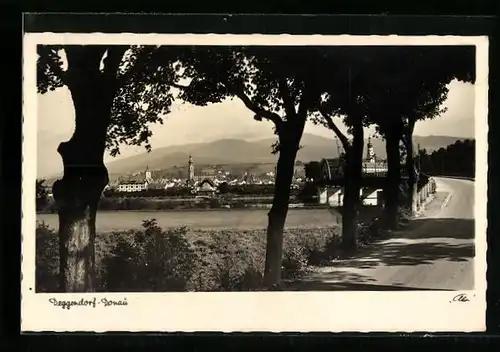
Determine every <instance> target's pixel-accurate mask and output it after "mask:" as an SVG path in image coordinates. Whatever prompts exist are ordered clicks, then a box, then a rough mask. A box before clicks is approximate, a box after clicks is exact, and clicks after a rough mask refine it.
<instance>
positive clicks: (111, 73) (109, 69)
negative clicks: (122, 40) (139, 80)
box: [103, 45, 129, 92]
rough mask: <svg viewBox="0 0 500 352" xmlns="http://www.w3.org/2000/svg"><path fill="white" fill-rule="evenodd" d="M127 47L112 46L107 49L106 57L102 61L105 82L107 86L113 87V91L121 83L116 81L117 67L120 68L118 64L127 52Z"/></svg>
mask: <svg viewBox="0 0 500 352" xmlns="http://www.w3.org/2000/svg"><path fill="white" fill-rule="evenodd" d="M128 48H129V47H128V46H124V45H113V46H110V47H109V48H108V55H107V56H106V58H105V59H104V60H103V61H104V76H105V77H106V81H107V82H108V84H111V85H112V86H113V90H114V91H115V92H116V90H117V89H118V88H119V85H120V84H121V83H122V82H121V81H119V80H117V79H116V77H117V73H118V67H119V66H120V62H121V61H122V59H123V55H125V52H126V51H127V50H128Z"/></svg>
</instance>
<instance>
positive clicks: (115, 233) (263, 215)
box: [36, 208, 377, 292]
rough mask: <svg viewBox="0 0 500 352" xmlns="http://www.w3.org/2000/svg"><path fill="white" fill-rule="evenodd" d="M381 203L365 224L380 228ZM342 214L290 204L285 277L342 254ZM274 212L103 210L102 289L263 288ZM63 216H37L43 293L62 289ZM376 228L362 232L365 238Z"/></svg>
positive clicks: (366, 214)
mask: <svg viewBox="0 0 500 352" xmlns="http://www.w3.org/2000/svg"><path fill="white" fill-rule="evenodd" d="M376 214H377V210H376V208H365V211H364V212H363V213H362V218H363V220H362V222H361V223H360V226H361V227H362V228H365V229H370V228H373V226H372V224H373V223H374V222H373V219H374V218H376ZM340 222H341V216H340V214H339V212H338V211H337V210H335V209H316V210H314V209H290V210H289V214H288V217H287V223H286V228H285V233H284V244H283V259H282V277H283V282H284V283H286V281H287V280H292V279H296V278H299V277H301V276H303V275H306V274H307V273H308V272H309V271H310V270H311V268H312V267H314V266H320V265H322V264H323V263H327V262H328V261H329V260H331V259H332V258H335V257H336V256H337V255H338V254H339V253H340V252H339V251H340V242H341V237H340V234H341V225H340ZM266 225H267V210H260V209H259V210H215V209H214V210H208V211H207V210H205V211H168V212H161V211H151V212H144V211H123V212H117V211H109V212H99V213H98V217H97V232H98V233H97V237H96V244H95V245H96V280H95V282H96V291H98V292H172V291H251V290H260V289H261V287H262V277H263V272H264V263H265V252H266ZM57 227H58V218H57V215H56V214H38V215H37V231H36V236H37V239H36V292H57V290H58V285H57V278H58V270H59V243H58V236H57V232H56V229H57ZM376 235H377V234H376V233H375V232H373V231H371V230H370V231H361V232H360V238H359V242H360V244H363V243H369V242H370V241H371V240H372V237H373V236H376Z"/></svg>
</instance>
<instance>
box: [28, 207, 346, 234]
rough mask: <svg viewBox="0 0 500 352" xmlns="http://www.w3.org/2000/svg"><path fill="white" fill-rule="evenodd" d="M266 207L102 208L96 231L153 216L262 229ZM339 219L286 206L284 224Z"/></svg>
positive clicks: (164, 221) (169, 223)
mask: <svg viewBox="0 0 500 352" xmlns="http://www.w3.org/2000/svg"><path fill="white" fill-rule="evenodd" d="M267 212H268V210H267V209H252V210H249V209H242V210H239V209H238V210H236V209H231V210H218V209H217V210H199V211H197V210H189V211H102V212H98V213H97V221H96V222H97V224H96V226H97V231H99V232H108V231H119V230H127V229H135V228H139V227H141V224H142V220H144V219H152V218H155V219H156V220H157V222H158V225H159V226H160V227H163V228H167V227H181V226H187V227H189V228H205V229H228V228H233V229H264V228H265V227H266V226H267ZM37 221H43V222H45V224H47V225H49V226H50V227H52V228H54V229H57V227H58V217H57V214H37ZM338 221H340V216H339V215H338V213H337V212H336V211H335V210H329V209H289V210H288V216H287V219H286V224H285V226H286V227H291V228H295V227H320V226H331V225H333V224H336V223H337V222H338Z"/></svg>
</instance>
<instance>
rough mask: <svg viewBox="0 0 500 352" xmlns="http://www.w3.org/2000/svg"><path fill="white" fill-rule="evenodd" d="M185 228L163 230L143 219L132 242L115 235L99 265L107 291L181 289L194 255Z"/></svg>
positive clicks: (185, 281)
mask: <svg viewBox="0 0 500 352" xmlns="http://www.w3.org/2000/svg"><path fill="white" fill-rule="evenodd" d="M185 235H186V229H185V228H180V229H174V230H169V231H163V230H162V229H161V228H160V227H158V225H157V223H156V220H155V219H152V220H145V221H144V222H143V230H142V231H136V232H134V236H133V238H132V241H129V240H128V238H129V237H128V238H127V237H125V236H116V239H115V241H116V242H115V244H114V246H113V247H112V249H111V251H110V256H109V257H107V258H105V259H104V261H103V265H104V267H105V270H104V272H105V273H106V278H105V288H106V289H107V290H108V291H184V290H185V289H186V287H187V283H188V281H189V279H190V278H191V276H192V275H193V268H194V266H195V263H196V260H197V257H196V254H195V253H194V251H193V249H192V248H191V246H190V244H189V242H188V241H187V239H186V238H185Z"/></svg>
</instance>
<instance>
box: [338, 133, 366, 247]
mask: <svg viewBox="0 0 500 352" xmlns="http://www.w3.org/2000/svg"><path fill="white" fill-rule="evenodd" d="M363 139H364V135H363V126H362V125H361V124H359V126H355V127H354V129H353V142H352V145H351V146H350V147H349V148H348V149H347V150H346V151H347V154H346V165H345V172H344V201H343V205H342V247H343V248H344V249H345V250H346V251H353V250H355V249H356V247H357V237H358V223H359V209H360V206H361V199H360V196H359V190H360V189H361V180H362V159H363V143H364V141H363Z"/></svg>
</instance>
